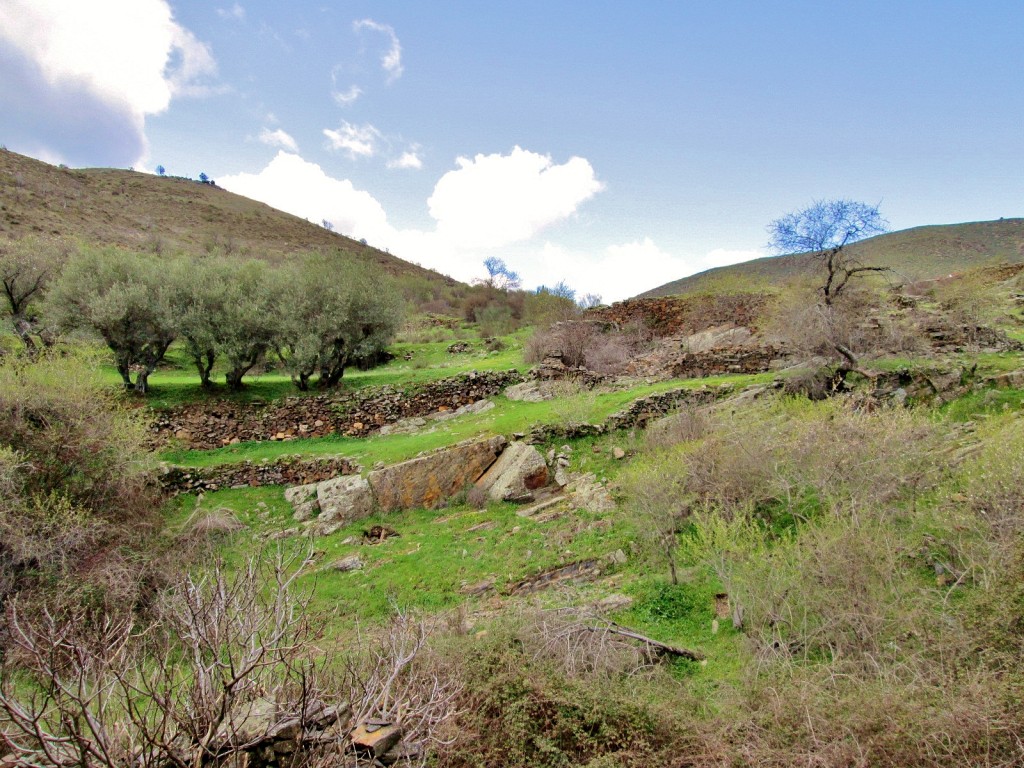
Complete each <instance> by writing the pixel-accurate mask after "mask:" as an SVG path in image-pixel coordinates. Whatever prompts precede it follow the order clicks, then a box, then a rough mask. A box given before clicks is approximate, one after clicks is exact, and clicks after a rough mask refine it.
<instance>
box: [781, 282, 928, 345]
mask: <svg viewBox="0 0 1024 768" xmlns="http://www.w3.org/2000/svg"><path fill="white" fill-rule="evenodd" d="M764 323H765V333H766V334H767V336H768V337H769V338H773V339H775V340H776V341H779V342H781V343H782V344H783V345H784V346H785V347H786V348H787V349H789V350H791V351H792V352H794V353H796V354H797V355H800V356H803V357H805V358H812V357H822V358H825V359H826V360H830V361H840V360H843V359H844V356H843V355H842V354H841V353H840V352H839V348H840V347H842V348H845V349H847V350H850V351H851V352H852V353H853V354H854V355H856V356H860V355H863V354H870V353H875V352H890V353H901V352H916V351H921V350H922V349H923V348H924V345H923V341H922V339H921V336H920V332H919V331H918V330H917V328H916V327H915V326H914V324H913V323H912V322H911V321H910V319H909V318H907V317H906V316H905V315H904V314H903V313H901V312H900V311H899V310H898V309H897V308H896V307H895V306H893V305H892V304H891V302H890V300H889V298H888V296H887V295H886V294H885V293H882V292H880V291H877V290H872V289H871V288H870V287H867V286H857V287H856V288H847V289H846V290H845V291H843V293H842V294H840V295H839V296H838V297H836V298H835V300H834V301H833V303H832V304H831V305H826V304H825V303H824V302H823V301H822V300H821V296H820V289H818V288H816V287H815V286H813V285H811V284H810V283H798V284H795V285H792V286H790V287H789V288H787V289H786V290H784V291H782V292H781V293H780V294H779V295H778V296H777V297H776V298H775V301H774V303H773V304H772V306H771V307H770V308H769V309H768V310H766V314H765V318H764Z"/></svg>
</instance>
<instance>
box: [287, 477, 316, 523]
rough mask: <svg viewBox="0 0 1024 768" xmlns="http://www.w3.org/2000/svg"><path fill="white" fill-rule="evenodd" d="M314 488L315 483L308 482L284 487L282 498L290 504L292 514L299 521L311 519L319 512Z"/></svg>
mask: <svg viewBox="0 0 1024 768" xmlns="http://www.w3.org/2000/svg"><path fill="white" fill-rule="evenodd" d="M316 488H317V483H309V484H307V485H295V486H292V487H291V488H285V489H284V499H285V501H287V502H288V503H289V504H291V505H292V509H294V512H293V516H294V517H295V519H296V520H298V521H299V522H302V521H304V520H312V519H313V518H314V517H316V516H317V515H318V514H319V513H320V502H319V500H318V499H317V491H316Z"/></svg>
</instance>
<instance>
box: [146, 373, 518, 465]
mask: <svg viewBox="0 0 1024 768" xmlns="http://www.w3.org/2000/svg"><path fill="white" fill-rule="evenodd" d="M521 381H523V375H522V374H521V373H519V371H487V372H469V373H465V374H461V375H459V376H452V377H450V378H447V379H442V380H440V381H435V382H431V383H429V384H426V385H423V386H421V387H418V388H416V389H414V390H411V391H402V390H398V389H395V388H393V387H380V388H376V389H374V390H372V391H371V392H369V393H368V392H366V391H365V390H363V391H359V392H354V393H345V392H339V393H329V394H323V395H309V396H305V397H287V398H284V399H283V400H279V401H275V402H273V403H269V404H266V403H234V402H230V401H224V400H220V401H214V402H204V403H190V404H188V405H185V406H181V407H179V408H175V409H172V410H168V411H163V412H161V413H159V414H158V415H157V417H156V418H155V419H154V421H153V422H152V424H151V426H150V430H151V433H152V435H153V438H154V443H156V444H162V443H165V442H167V441H168V440H170V439H172V438H175V439H177V440H179V441H180V442H181V443H182V444H183V445H184V446H186V447H188V448H190V449H193V450H209V449H211V448H220V447H222V446H224V445H231V444H234V443H240V442H258V441H268V440H291V439H295V438H299V437H323V436H325V435H333V434H341V435H349V436H354V437H365V436H367V435H370V434H373V433H374V432H376V431H377V430H379V429H380V428H381V427H382V426H384V425H385V424H393V423H395V422H396V421H399V420H400V419H404V418H410V417H415V416H426V415H429V414H431V413H436V412H438V411H445V410H454V409H456V408H458V407H460V406H463V405H468V404H470V403H475V402H477V401H479V400H483V399H484V398H486V397H490V396H492V395H495V394H497V393H499V392H501V391H502V390H503V389H504V388H505V387H507V386H509V385H510V384H518V383H520V382H521Z"/></svg>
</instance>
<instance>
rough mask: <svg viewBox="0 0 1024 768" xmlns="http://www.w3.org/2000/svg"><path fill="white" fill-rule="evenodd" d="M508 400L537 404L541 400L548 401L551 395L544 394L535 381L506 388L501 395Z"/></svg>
mask: <svg viewBox="0 0 1024 768" xmlns="http://www.w3.org/2000/svg"><path fill="white" fill-rule="evenodd" d="M503 394H504V395H505V397H507V398H508V399H509V400H519V401H522V402H525V403H539V402H541V401H543V400H550V399H551V397H552V395H550V394H549V393H546V392H544V391H543V390H542V389H541V388H540V386H539V385H538V384H537V382H535V381H524V382H523V383H522V384H513V385H512V386H511V387H506V388H505V391H504V393H503Z"/></svg>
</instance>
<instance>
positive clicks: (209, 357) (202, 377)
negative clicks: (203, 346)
mask: <svg viewBox="0 0 1024 768" xmlns="http://www.w3.org/2000/svg"><path fill="white" fill-rule="evenodd" d="M192 359H193V361H194V362H195V364H196V370H197V371H198V372H199V385H200V386H201V387H202V388H203V389H209V388H210V387H212V386H213V382H212V381H210V374H211V373H212V372H213V361H214V352H213V350H212V349H208V350H206V352H205V353H203V354H201V355H198V356H194V357H193V358H192Z"/></svg>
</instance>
